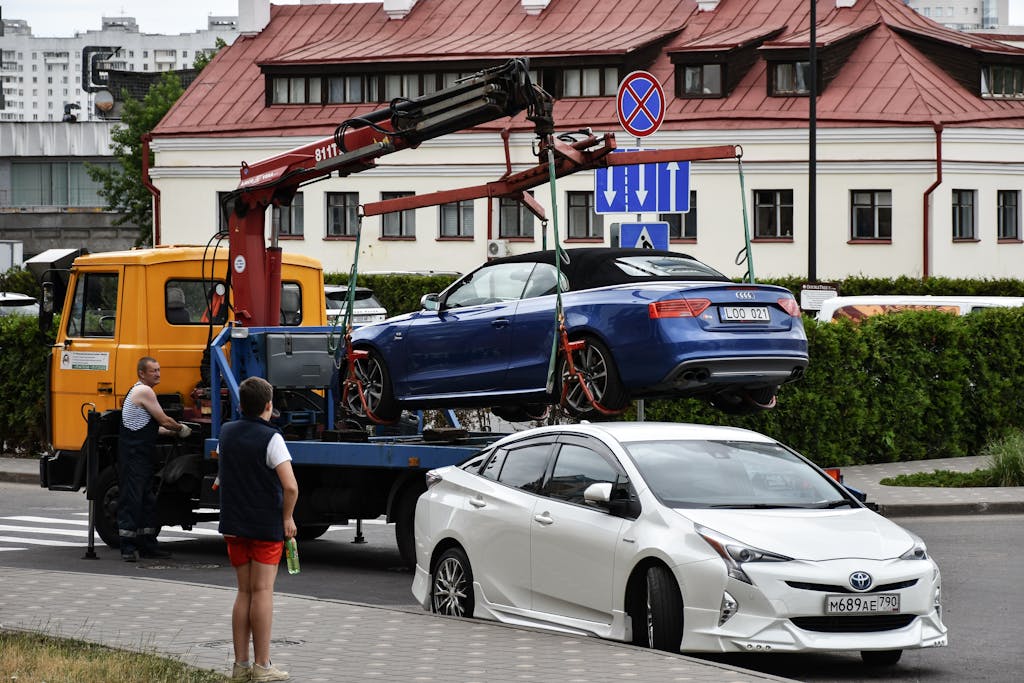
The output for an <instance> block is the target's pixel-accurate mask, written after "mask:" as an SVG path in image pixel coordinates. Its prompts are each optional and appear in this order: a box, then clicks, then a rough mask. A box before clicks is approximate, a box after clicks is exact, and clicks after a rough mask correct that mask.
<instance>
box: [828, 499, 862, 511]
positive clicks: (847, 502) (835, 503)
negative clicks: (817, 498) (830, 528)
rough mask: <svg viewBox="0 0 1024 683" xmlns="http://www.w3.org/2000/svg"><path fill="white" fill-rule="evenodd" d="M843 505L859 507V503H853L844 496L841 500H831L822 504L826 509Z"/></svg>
mask: <svg viewBox="0 0 1024 683" xmlns="http://www.w3.org/2000/svg"><path fill="white" fill-rule="evenodd" d="M843 506H849V507H852V508H855V507H860V506H859V505H857V504H856V503H854V502H853V501H852V500H846V499H845V498H843V499H842V500H833V501H832V502H831V503H826V504H825V506H824V509H826V510H834V509H835V508H841V507H843Z"/></svg>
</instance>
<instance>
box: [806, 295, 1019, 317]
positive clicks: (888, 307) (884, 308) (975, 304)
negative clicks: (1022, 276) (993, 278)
mask: <svg viewBox="0 0 1024 683" xmlns="http://www.w3.org/2000/svg"><path fill="white" fill-rule="evenodd" d="M996 306H1024V297H1019V296H931V295H926V294H891V295H867V296H836V297H832V298H831V299H825V300H824V301H822V302H821V310H820V311H818V315H817V318H818V320H819V321H820V322H831V321H833V320H839V319H848V320H861V319H862V318H867V317H868V316H872V315H880V314H882V313H895V312H898V311H942V312H944V313H953V314H955V315H966V314H968V313H970V312H971V311H977V310H978V309H981V308H993V307H996Z"/></svg>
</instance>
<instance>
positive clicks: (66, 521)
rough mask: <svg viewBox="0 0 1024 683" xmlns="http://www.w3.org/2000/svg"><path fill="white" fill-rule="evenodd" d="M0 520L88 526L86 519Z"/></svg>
mask: <svg viewBox="0 0 1024 683" xmlns="http://www.w3.org/2000/svg"><path fill="white" fill-rule="evenodd" d="M0 519H7V520H10V521H12V522H36V523H38V524H80V525H82V526H88V525H89V520H87V519H54V518H53V517H0Z"/></svg>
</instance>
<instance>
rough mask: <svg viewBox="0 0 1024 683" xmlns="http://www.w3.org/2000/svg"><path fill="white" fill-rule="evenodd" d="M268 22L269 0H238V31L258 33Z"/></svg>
mask: <svg viewBox="0 0 1024 683" xmlns="http://www.w3.org/2000/svg"><path fill="white" fill-rule="evenodd" d="M269 23H270V0H238V32H239V33H250V34H251V33H259V32H260V31H262V30H263V29H265V28H266V27H267V24H269Z"/></svg>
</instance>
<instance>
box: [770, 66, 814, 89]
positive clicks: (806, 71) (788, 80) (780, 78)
mask: <svg viewBox="0 0 1024 683" xmlns="http://www.w3.org/2000/svg"><path fill="white" fill-rule="evenodd" d="M771 73H772V83H771V94H772V95H809V94H810V92H811V87H810V84H811V63H810V62H776V63H775V64H773V65H772V70H771Z"/></svg>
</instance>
